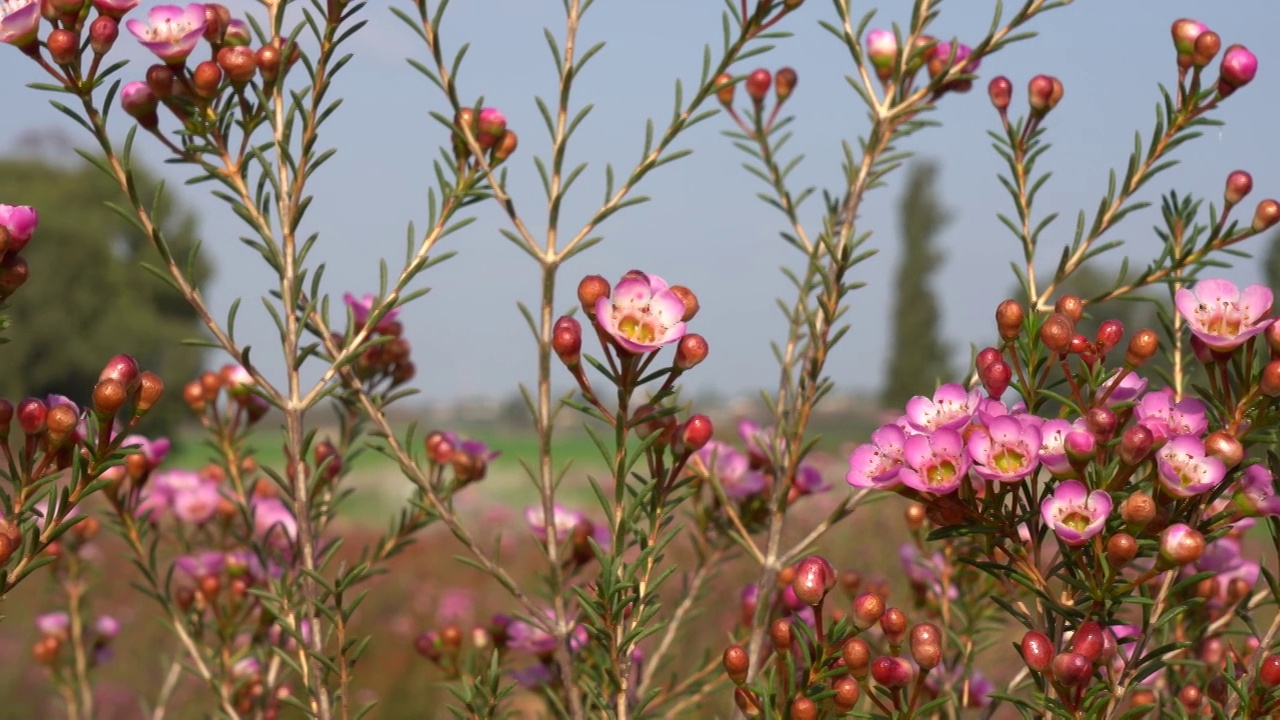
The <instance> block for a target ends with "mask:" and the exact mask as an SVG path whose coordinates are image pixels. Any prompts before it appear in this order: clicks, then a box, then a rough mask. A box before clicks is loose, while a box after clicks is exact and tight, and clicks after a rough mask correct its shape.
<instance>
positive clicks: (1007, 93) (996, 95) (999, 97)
mask: <svg viewBox="0 0 1280 720" xmlns="http://www.w3.org/2000/svg"><path fill="white" fill-rule="evenodd" d="M987 96H988V97H990V98H991V105H992V106H993V107H995V109H996V110H999V111H1000V113H1001V114H1002V115H1003V114H1004V113H1005V111H1007V110H1008V109H1009V103H1010V102H1012V101H1013V83H1012V82H1010V81H1009V78H1007V77H1005V76H1003V75H997V76H996V77H994V78H992V79H991V82H990V83H988V84H987Z"/></svg>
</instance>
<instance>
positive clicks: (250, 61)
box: [218, 45, 258, 87]
mask: <svg viewBox="0 0 1280 720" xmlns="http://www.w3.org/2000/svg"><path fill="white" fill-rule="evenodd" d="M218 67H220V68H222V70H223V72H225V73H226V74H227V79H228V80H230V81H231V84H232V85H235V86H236V87H243V86H244V85H245V83H248V82H249V81H250V80H253V78H254V76H256V75H257V74H258V56H257V55H255V54H254V52H253V51H252V50H250V49H249V48H247V47H245V46H243V45H227V46H224V47H223V48H222V49H221V50H218Z"/></svg>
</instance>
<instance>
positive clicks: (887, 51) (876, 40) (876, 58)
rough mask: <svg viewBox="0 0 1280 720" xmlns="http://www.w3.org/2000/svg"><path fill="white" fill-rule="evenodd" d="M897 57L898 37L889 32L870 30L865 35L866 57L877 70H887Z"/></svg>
mask: <svg viewBox="0 0 1280 720" xmlns="http://www.w3.org/2000/svg"><path fill="white" fill-rule="evenodd" d="M897 56H898V37H897V36H896V35H894V34H893V31H891V30H872V31H871V32H868V33H867V57H868V58H870V59H871V64H872V65H873V66H875V68H876V69H877V70H888V69H890V68H892V67H893V61H894V59H895V58H896V57H897Z"/></svg>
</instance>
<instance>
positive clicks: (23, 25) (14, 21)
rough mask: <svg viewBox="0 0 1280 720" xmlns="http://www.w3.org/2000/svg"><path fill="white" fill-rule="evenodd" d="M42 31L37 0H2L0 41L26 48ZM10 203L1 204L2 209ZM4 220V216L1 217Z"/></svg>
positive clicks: (0, 1)
mask: <svg viewBox="0 0 1280 720" xmlns="http://www.w3.org/2000/svg"><path fill="white" fill-rule="evenodd" d="M39 31H40V3H39V2H37V0H0V42H2V43H7V44H9V45H13V46H15V47H18V48H22V49H26V48H28V47H30V46H31V45H32V44H33V43H35V42H36V35H37V33H38V32H39ZM6 207H9V206H8V205H0V211H2V210H3V208H6ZM0 221H2V218H0Z"/></svg>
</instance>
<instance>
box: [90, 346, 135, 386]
mask: <svg viewBox="0 0 1280 720" xmlns="http://www.w3.org/2000/svg"><path fill="white" fill-rule="evenodd" d="M98 379H99V380H115V381H116V382H118V383H120V385H121V387H123V388H124V389H125V391H126V392H133V391H134V390H136V389H137V387H138V361H137V360H135V359H134V358H133V356H131V355H124V354H120V355H116V356H115V357H113V358H111V359H110V360H108V361H107V364H106V365H104V366H103V367H102V372H100V373H98Z"/></svg>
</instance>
